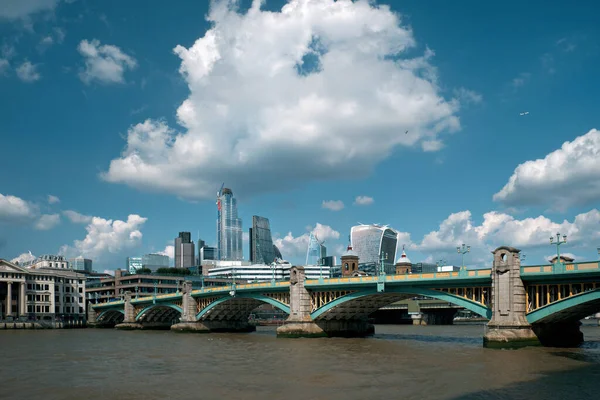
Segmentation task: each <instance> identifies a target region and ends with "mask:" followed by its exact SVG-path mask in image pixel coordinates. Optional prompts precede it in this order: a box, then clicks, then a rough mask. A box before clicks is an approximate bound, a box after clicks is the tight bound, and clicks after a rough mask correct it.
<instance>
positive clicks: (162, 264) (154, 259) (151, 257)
mask: <svg viewBox="0 0 600 400" xmlns="http://www.w3.org/2000/svg"><path fill="white" fill-rule="evenodd" d="M142 267H144V268H148V269H150V270H152V272H155V271H156V270H157V269H159V268H169V256H166V255H164V254H156V253H150V254H144V255H143V256H142Z"/></svg>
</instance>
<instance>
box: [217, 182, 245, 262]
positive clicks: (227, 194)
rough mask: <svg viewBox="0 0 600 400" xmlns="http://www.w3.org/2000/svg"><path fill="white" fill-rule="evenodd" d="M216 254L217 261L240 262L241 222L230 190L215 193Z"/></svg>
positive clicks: (242, 252) (241, 250) (241, 249)
mask: <svg viewBox="0 0 600 400" xmlns="http://www.w3.org/2000/svg"><path fill="white" fill-rule="evenodd" d="M217 253H218V255H217V256H218V259H219V260H225V261H242V260H243V259H244V250H243V246H242V220H241V219H240V218H238V212H237V201H236V199H235V197H233V192H232V191H231V189H228V188H224V189H221V190H220V191H219V192H218V193H217Z"/></svg>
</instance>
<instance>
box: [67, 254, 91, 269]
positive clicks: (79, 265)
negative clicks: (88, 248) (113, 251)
mask: <svg viewBox="0 0 600 400" xmlns="http://www.w3.org/2000/svg"><path fill="white" fill-rule="evenodd" d="M69 262H70V263H71V268H72V269H74V270H76V271H87V272H92V260H90V259H88V258H83V257H77V258H71V259H69Z"/></svg>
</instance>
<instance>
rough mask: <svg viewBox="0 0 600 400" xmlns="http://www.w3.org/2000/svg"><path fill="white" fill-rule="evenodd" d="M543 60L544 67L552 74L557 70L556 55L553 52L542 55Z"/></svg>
mask: <svg viewBox="0 0 600 400" xmlns="http://www.w3.org/2000/svg"><path fill="white" fill-rule="evenodd" d="M541 61H542V67H543V68H544V71H546V72H547V73H549V74H550V75H552V74H554V73H555V72H556V69H555V68H554V57H553V56H552V54H550V53H546V54H544V55H542V57H541Z"/></svg>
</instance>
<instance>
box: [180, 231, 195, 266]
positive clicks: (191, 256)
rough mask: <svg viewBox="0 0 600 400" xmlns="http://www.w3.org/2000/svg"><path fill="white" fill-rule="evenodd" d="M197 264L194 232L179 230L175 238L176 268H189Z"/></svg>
mask: <svg viewBox="0 0 600 400" xmlns="http://www.w3.org/2000/svg"><path fill="white" fill-rule="evenodd" d="M194 265H196V252H195V250H194V242H192V234H191V233H189V232H179V236H178V237H176V238H175V268H187V267H193V266H194Z"/></svg>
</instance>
